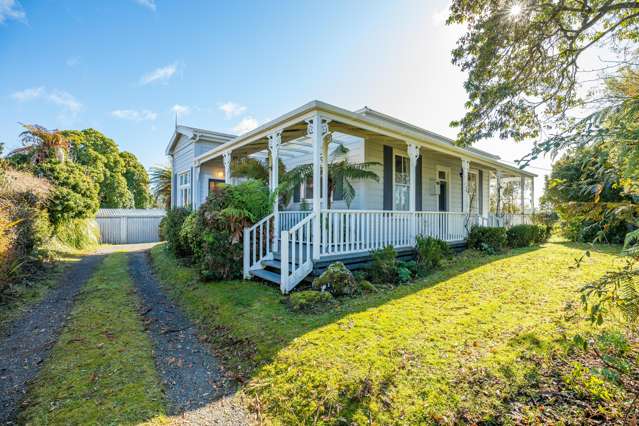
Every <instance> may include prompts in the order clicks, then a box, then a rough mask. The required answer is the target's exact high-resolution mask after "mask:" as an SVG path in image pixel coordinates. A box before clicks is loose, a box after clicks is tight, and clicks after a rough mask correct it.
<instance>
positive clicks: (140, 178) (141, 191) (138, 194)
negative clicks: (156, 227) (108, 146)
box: [120, 151, 153, 209]
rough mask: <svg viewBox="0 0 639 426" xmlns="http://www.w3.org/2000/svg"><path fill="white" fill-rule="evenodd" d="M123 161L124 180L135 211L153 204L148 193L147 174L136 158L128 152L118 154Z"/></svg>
mask: <svg viewBox="0 0 639 426" xmlns="http://www.w3.org/2000/svg"><path fill="white" fill-rule="evenodd" d="M120 158H122V161H124V179H125V180H126V185H127V187H128V188H129V191H130V192H131V193H132V194H133V203H134V205H135V208H136V209H145V208H147V207H149V206H150V205H151V204H152V203H153V197H152V196H151V193H150V191H149V183H150V182H149V174H148V173H147V172H146V169H145V168H144V166H143V165H142V163H140V161H139V160H138V158H137V157H136V156H135V155H133V154H131V153H130V152H127V151H124V152H121V153H120Z"/></svg>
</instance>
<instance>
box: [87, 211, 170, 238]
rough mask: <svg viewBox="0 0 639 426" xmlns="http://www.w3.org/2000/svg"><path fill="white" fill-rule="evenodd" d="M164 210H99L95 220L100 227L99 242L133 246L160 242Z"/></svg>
mask: <svg viewBox="0 0 639 426" xmlns="http://www.w3.org/2000/svg"><path fill="white" fill-rule="evenodd" d="M165 214H166V212H165V211H164V209H100V210H98V212H97V214H96V216H95V220H96V222H98V225H99V226H100V242H102V243H105V244H135V243H153V242H156V241H160V222H161V221H162V218H163V217H164V215H165Z"/></svg>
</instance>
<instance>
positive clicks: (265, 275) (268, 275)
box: [251, 269, 280, 285]
mask: <svg viewBox="0 0 639 426" xmlns="http://www.w3.org/2000/svg"><path fill="white" fill-rule="evenodd" d="M251 275H253V276H254V277H257V278H259V279H262V280H264V281H270V282H272V283H275V284H277V285H279V284H280V274H276V273H275V272H272V271H267V270H266V269H254V270H252V271H251Z"/></svg>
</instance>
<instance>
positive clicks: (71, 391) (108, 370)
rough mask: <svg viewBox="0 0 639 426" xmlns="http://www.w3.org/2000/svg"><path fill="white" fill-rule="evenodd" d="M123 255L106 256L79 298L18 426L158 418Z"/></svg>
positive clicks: (156, 392) (157, 398)
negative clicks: (20, 425) (24, 425)
mask: <svg viewBox="0 0 639 426" xmlns="http://www.w3.org/2000/svg"><path fill="white" fill-rule="evenodd" d="M127 271H128V268H127V257H126V255H124V254H120V253H118V254H114V255H110V256H108V257H107V258H106V259H105V260H104V262H103V263H102V264H101V266H100V267H99V268H98V270H97V271H96V273H95V275H94V276H93V277H92V278H91V279H90V280H89V282H88V283H87V284H86V286H85V288H84V289H83V290H82V291H81V292H80V294H79V296H78V299H77V301H76V303H75V305H74V307H73V310H72V312H71V315H70V318H69V320H68V321H67V323H66V325H65V327H64V329H63V331H62V334H61V335H60V338H59V339H58V341H57V343H56V344H55V346H54V347H53V349H52V351H51V354H50V356H49V357H48V359H47V360H46V362H45V364H44V365H43V368H42V371H41V372H40V374H39V375H38V378H37V379H36V381H35V382H34V383H33V384H32V385H31V386H30V388H29V391H28V394H27V397H26V400H25V402H24V405H23V408H22V409H21V412H20V415H19V417H20V423H23V424H50V425H67V424H139V423H142V422H144V421H145V420H149V419H151V418H153V417H155V416H160V415H163V414H164V413H165V408H164V407H165V403H166V402H165V398H164V394H163V390H162V385H161V383H160V379H159V377H158V374H157V372H156V371H155V366H154V363H153V345H152V344H151V341H150V339H149V335H148V334H147V333H146V332H145V330H144V328H143V324H142V319H141V317H140V314H139V312H138V306H137V305H138V302H137V300H136V297H135V291H134V288H133V283H132V282H131V278H130V277H129V275H128V272H127Z"/></svg>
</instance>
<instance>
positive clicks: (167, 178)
mask: <svg viewBox="0 0 639 426" xmlns="http://www.w3.org/2000/svg"><path fill="white" fill-rule="evenodd" d="M149 174H150V175H151V192H152V193H153V197H154V199H155V202H156V203H157V204H158V205H161V206H164V208H165V209H167V210H168V209H170V208H171V187H172V182H173V170H172V169H171V166H153V167H151V168H150V169H149Z"/></svg>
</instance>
